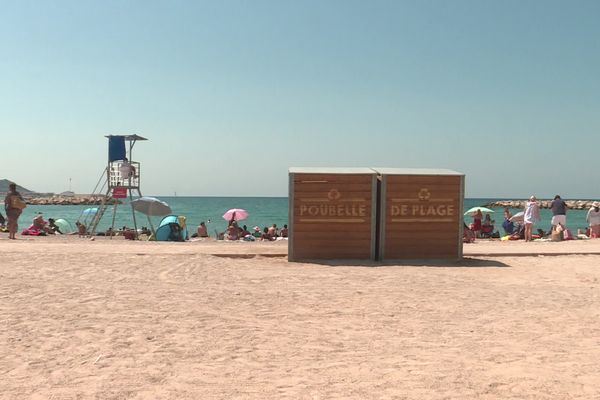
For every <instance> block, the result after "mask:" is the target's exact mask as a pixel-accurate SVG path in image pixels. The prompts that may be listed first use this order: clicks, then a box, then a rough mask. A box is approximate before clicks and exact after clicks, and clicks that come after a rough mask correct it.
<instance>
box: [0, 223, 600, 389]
mask: <svg viewBox="0 0 600 400" xmlns="http://www.w3.org/2000/svg"><path fill="white" fill-rule="evenodd" d="M286 252H287V243H285V242H277V243H224V242H215V241H198V242H193V243H148V242H132V241H125V240H113V241H109V240H107V239H98V240H95V241H90V240H88V239H80V238H77V237H47V238H30V239H23V240H18V241H9V240H7V239H6V234H2V236H0V259H1V263H0V298H1V300H0V389H1V390H0V398H2V399H53V400H57V399H90V398H93V399H279V398H289V399H341V398H343V399H348V398H352V399H595V398H600V366H599V361H600V267H599V266H600V240H589V241H571V242H561V243H537V242H533V243H523V242H510V243H508V242H498V241H494V242H489V241H488V242H485V241H478V242H477V243H475V244H469V245H465V259H464V260H463V261H461V262H456V263H452V262H449V263H427V262H414V263H406V264H403V265H382V264H377V263H364V264H360V263H342V262H337V263H288V262H287V259H286ZM349 264H350V265H349Z"/></svg>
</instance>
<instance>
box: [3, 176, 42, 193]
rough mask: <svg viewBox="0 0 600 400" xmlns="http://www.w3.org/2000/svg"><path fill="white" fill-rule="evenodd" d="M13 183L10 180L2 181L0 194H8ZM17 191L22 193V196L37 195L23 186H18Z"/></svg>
mask: <svg viewBox="0 0 600 400" xmlns="http://www.w3.org/2000/svg"><path fill="white" fill-rule="evenodd" d="M10 182H11V181H9V180H8V179H0V193H7V192H8V185H9V184H10ZM17 190H18V191H19V192H20V193H21V194H33V193H35V192H34V191H32V190H29V189H26V188H24V187H23V186H19V185H17Z"/></svg>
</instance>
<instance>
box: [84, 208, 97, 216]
mask: <svg viewBox="0 0 600 400" xmlns="http://www.w3.org/2000/svg"><path fill="white" fill-rule="evenodd" d="M97 212H98V207H90V208H86V209H85V210H83V212H82V214H83V215H93V214H96V213H97Z"/></svg>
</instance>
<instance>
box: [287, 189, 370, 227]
mask: <svg viewBox="0 0 600 400" xmlns="http://www.w3.org/2000/svg"><path fill="white" fill-rule="evenodd" d="M297 200H298V203H299V204H300V209H299V215H298V217H299V218H298V222H305V223H315V222H316V223H322V222H335V223H362V222H366V217H367V206H368V203H367V199H364V198H357V197H344V196H342V193H340V191H339V190H338V189H336V188H333V189H331V190H329V191H328V192H327V194H326V195H325V196H324V197H311V198H308V197H307V198H298V199H297Z"/></svg>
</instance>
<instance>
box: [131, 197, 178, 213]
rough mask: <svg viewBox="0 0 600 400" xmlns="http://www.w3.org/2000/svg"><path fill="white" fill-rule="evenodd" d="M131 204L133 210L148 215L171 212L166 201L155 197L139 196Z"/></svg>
mask: <svg viewBox="0 0 600 400" xmlns="http://www.w3.org/2000/svg"><path fill="white" fill-rule="evenodd" d="M131 206H132V207H133V209H134V210H135V211H139V212H141V213H142V214H146V215H148V216H165V215H169V214H171V213H172V212H173V211H172V210H171V207H169V205H168V204H167V203H165V202H164V201H162V200H159V199H157V198H155V197H140V198H139V199H136V200H133V201H132V202H131Z"/></svg>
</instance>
